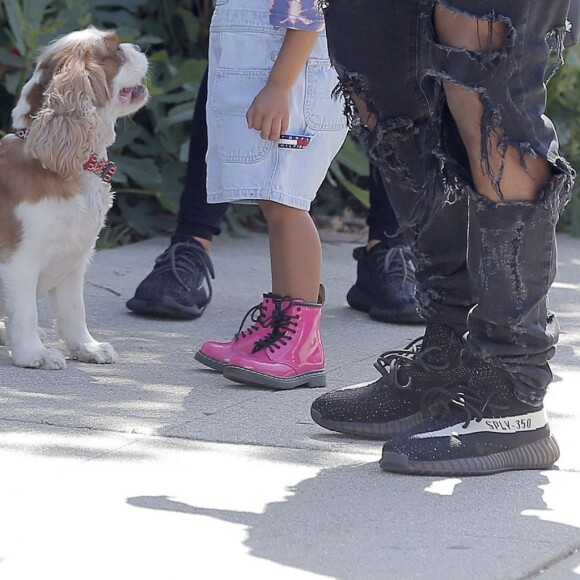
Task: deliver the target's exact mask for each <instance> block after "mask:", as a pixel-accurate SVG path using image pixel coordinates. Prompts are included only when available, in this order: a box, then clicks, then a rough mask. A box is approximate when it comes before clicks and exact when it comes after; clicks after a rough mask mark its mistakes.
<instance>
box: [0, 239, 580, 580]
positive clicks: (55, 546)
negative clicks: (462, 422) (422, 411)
mask: <svg viewBox="0 0 580 580" xmlns="http://www.w3.org/2000/svg"><path fill="white" fill-rule="evenodd" d="M559 242H560V255H559V274H558V278H557V282H556V284H555V285H554V288H553V290H552V293H551V307H552V309H553V310H555V311H556V312H557V313H558V315H559V319H560V323H561V325H562V328H563V332H562V336H561V344H560V348H559V350H558V354H557V356H556V359H555V361H554V365H553V369H554V372H555V375H556V381H555V382H554V384H553V386H552V387H551V389H550V393H549V396H548V399H547V407H548V411H549V413H550V417H551V424H552V428H553V430H554V432H555V433H556V435H557V438H558V441H559V443H560V446H561V449H562V457H561V459H560V461H559V463H558V467H557V469H553V470H548V471H543V472H518V473H507V474H500V475H495V476H489V477H474V478H435V477H408V476H399V475H389V474H386V473H384V472H382V471H381V470H380V469H379V467H378V463H377V460H378V458H379V456H380V450H381V445H382V442H380V441H365V440H362V439H353V438H347V437H344V436H341V435H338V434H332V433H329V432H325V431H324V430H323V429H321V428H319V427H318V426H317V425H315V424H314V423H312V421H311V420H310V417H309V406H310V402H311V401H312V400H313V399H314V398H315V397H316V396H318V395H319V394H320V393H321V392H324V391H323V390H320V389H317V390H308V389H302V390H295V391H288V392H271V391H268V390H263V389H253V388H248V387H243V386H240V385H236V384H234V383H231V382H229V381H227V380H225V379H224V378H223V377H221V375H219V374H217V373H214V372H212V371H209V370H207V369H204V368H203V367H201V366H200V365H198V364H197V363H196V362H195V361H194V360H193V353H194V352H195V351H196V350H197V348H198V347H199V346H200V345H201V344H202V342H203V341H204V340H207V339H210V338H211V339H217V340H220V339H224V340H225V339H229V338H230V337H231V335H232V333H233V331H235V330H237V325H238V324H239V322H240V318H241V315H242V314H243V313H245V312H246V310H248V309H249V308H250V307H251V306H252V305H254V304H255V303H256V302H257V301H258V300H259V297H260V295H261V292H262V291H263V290H265V289H267V288H269V272H268V259H267V240H266V238H265V236H263V235H259V234H255V235H251V236H250V237H249V238H248V239H233V238H225V237H224V238H221V239H218V240H217V241H216V243H215V246H214V252H213V254H212V257H213V261H214V264H215V267H216V271H217V275H218V278H217V280H216V281H215V292H214V299H213V302H212V304H211V306H210V307H209V309H208V310H207V312H206V313H205V314H204V316H203V317H202V318H200V319H199V320H196V321H193V322H174V321H163V320H147V319H143V318H139V317H136V316H134V315H132V314H130V313H129V312H128V311H127V310H126V309H125V306H124V303H125V301H126V300H127V299H128V298H129V297H130V296H131V295H132V293H133V291H134V289H135V287H136V286H137V284H138V282H139V281H140V280H141V279H142V278H143V277H144V275H145V274H147V273H148V272H149V270H150V268H151V266H152V263H153V260H154V258H155V257H156V256H157V255H158V254H159V253H160V252H161V251H162V250H163V249H164V248H165V245H166V240H151V241H148V242H144V243H140V244H135V245H132V246H127V247H123V248H119V249H115V250H107V251H103V252H100V253H99V254H98V255H97V256H96V258H95V261H94V263H93V264H92V265H91V267H90V269H89V273H88V276H87V283H86V293H85V298H86V304H87V310H88V318H89V326H90V328H91V330H92V332H93V334H94V335H95V337H96V338H97V339H99V340H108V341H110V342H111V343H113V345H114V346H115V348H116V349H117V351H118V353H119V355H120V356H119V360H118V362H117V363H116V364H115V365H108V366H96V365H87V364H82V363H76V362H70V363H69V365H68V367H67V369H66V370H64V371H35V370H23V369H17V368H15V367H13V366H12V365H11V364H10V361H9V358H8V355H7V353H6V351H5V349H0V578H1V579H2V580H16V579H18V580H36V579H40V578H45V579H47V580H53V579H58V580H69V579H70V580H72V579H74V580H80V579H82V580H89V579H99V580H104V579H107V580H120V579H128V580H133V579H140V580H149V579H156V580H157V579H165V578H171V579H172V580H180V579H190V578H191V579H193V578H195V579H196V580H197V579H204V580H205V579H214V578H216V579H222V578H223V579H228V578H234V577H235V578H254V579H262V578H267V579H272V580H274V579H275V580H279V579H286V578H288V579H298V580H302V579H306V578H339V579H345V580H346V579H348V580H350V579H357V580H358V579H361V580H366V579H375V578H376V579H386V578H389V579H390V578H394V579H399V578H402V579H407V578H421V579H430V580H431V579H439V578H441V579H458V580H463V579H479V578H481V579H486V580H490V579H508V578H510V579H511V578H530V577H535V576H537V575H540V574H541V575H542V578H550V579H556V578H557V579H560V578H580V554H579V553H578V552H577V550H578V549H580V499H579V495H580V494H579V490H580V444H579V440H580V422H579V419H580V388H579V387H580V240H578V239H572V238H569V237H567V236H561V237H560V240H559ZM353 247H354V244H352V243H331V242H326V243H325V244H324V256H325V266H324V276H323V277H324V283H325V285H326V288H327V295H328V296H327V305H326V307H325V311H324V323H323V324H324V327H323V333H324V340H325V346H326V352H327V359H328V360H327V368H328V371H329V385H328V389H334V388H337V387H341V386H344V385H347V384H351V383H357V382H362V381H366V380H370V379H373V378H375V377H376V376H378V375H377V373H376V371H375V370H374V369H373V362H374V360H375V358H376V356H377V355H378V354H379V353H380V352H382V351H384V350H387V349H389V348H393V347H397V346H402V345H404V344H405V343H407V342H408V341H410V340H412V339H413V338H416V337H417V336H419V335H420V334H421V333H422V327H420V326H419V327H404V326H394V325H385V324H381V323H378V322H373V321H372V320H371V319H370V318H369V317H368V316H366V315H364V314H362V313H359V312H356V311H353V310H351V309H349V308H348V307H347V305H346V302H345V296H346V292H347V291H348V288H349V287H350V285H351V284H352V282H353V280H354V274H355V263H354V261H353V260H352V257H351V253H352V249H353ZM42 309H43V318H44V320H43V323H44V326H49V320H48V315H47V309H46V304H45V303H43V304H42ZM49 337H51V338H52V339H54V333H53V332H52V331H51V332H49Z"/></svg>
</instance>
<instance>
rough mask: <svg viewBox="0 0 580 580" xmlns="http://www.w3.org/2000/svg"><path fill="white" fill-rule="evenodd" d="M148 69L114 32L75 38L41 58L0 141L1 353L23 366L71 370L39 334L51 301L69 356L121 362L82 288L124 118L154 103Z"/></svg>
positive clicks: (89, 31)
mask: <svg viewBox="0 0 580 580" xmlns="http://www.w3.org/2000/svg"><path fill="white" fill-rule="evenodd" d="M147 68H148V62H147V58H146V56H145V55H144V54H143V53H142V52H141V51H140V49H139V48H138V47H137V46H135V45H134V44H128V43H119V40H118V38H117V35H116V34H115V33H114V32H111V31H101V30H98V29H96V28H93V27H90V28H87V29H85V30H79V31H76V32H72V33H70V34H67V35H66V36H63V37H61V38H58V39H57V40H55V41H54V42H53V43H51V44H50V45H48V46H47V47H46V48H45V49H44V50H43V51H42V52H41V54H40V57H39V59H38V61H37V64H36V68H35V71H34V74H33V76H32V78H31V79H30V80H29V81H28V82H27V83H26V84H25V85H24V87H23V90H22V94H21V95H20V98H19V100H18V103H17V105H16V107H15V108H14V110H13V111H12V120H13V125H14V127H15V129H16V133H15V134H11V135H7V136H5V137H4V138H3V139H2V140H1V141H0V344H6V345H7V346H8V347H9V348H10V350H11V353H12V360H13V362H14V364H16V365H18V366H21V367H32V368H40V367H42V368H47V369H62V368H64V367H65V365H66V363H65V357H64V356H63V354H62V353H61V352H60V351H58V350H55V349H50V348H46V347H45V346H44V345H43V343H42V340H41V334H40V333H39V329H38V314H37V304H36V300H37V296H39V295H41V294H44V293H47V292H48V293H50V297H51V306H52V314H53V316H54V318H55V319H56V323H57V328H58V331H59V334H60V336H61V338H62V339H63V340H64V342H65V344H66V346H67V348H68V351H69V354H70V356H71V357H72V358H74V359H77V360H80V361H84V362H93V363H112V362H114V361H115V358H116V354H115V351H114V350H113V347H112V346H111V345H110V344H108V343H105V342H97V341H96V340H95V339H94V338H93V337H92V336H91V335H90V333H89V331H88V329H87V325H86V321H85V306H84V300H83V280H84V274H85V269H86V266H87V263H88V261H89V260H90V258H91V256H92V254H93V251H94V246H95V241H96V239H97V236H98V233H99V231H100V229H101V228H102V226H103V224H104V221H105V216H106V213H107V211H108V209H109V208H110V207H111V204H112V199H113V196H112V192H111V186H110V183H109V181H110V179H111V176H112V174H113V173H114V165H113V164H112V163H110V162H109V161H108V160H107V147H108V146H110V145H112V144H113V142H114V141H115V121H116V120H117V118H119V117H122V116H125V115H130V114H131V113H134V112H135V111H137V110H138V109H139V108H140V107H142V106H143V105H144V104H145V102H146V101H147V98H148V93H147V89H146V88H145V86H144V85H143V84H142V81H143V79H144V77H145V76H146V74H147ZM3 320H4V323H2V321H3Z"/></svg>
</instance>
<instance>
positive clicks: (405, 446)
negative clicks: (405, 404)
mask: <svg viewBox="0 0 580 580" xmlns="http://www.w3.org/2000/svg"><path fill="white" fill-rule="evenodd" d="M424 404H425V406H426V407H428V408H429V409H430V411H429V414H430V415H431V416H430V417H429V418H427V419H425V420H424V421H422V422H421V423H419V424H418V425H416V426H414V427H413V428H411V429H410V430H409V431H408V432H407V433H405V434H402V435H399V436H397V437H395V438H394V439H391V440H390V441H387V442H386V443H385V445H384V446H383V456H382V459H381V461H380V466H381V469H383V470H385V471H394V472H398V473H409V474H417V475H442V476H452V475H485V474H490V473H497V472H500V471H510V470H517V469H545V468H547V467H550V466H552V465H553V464H554V463H555V462H556V461H557V460H558V457H559V456H560V451H559V449H558V444H557V443H556V441H555V439H554V438H553V437H552V436H551V435H550V428H549V426H548V422H547V419H546V413H545V411H544V409H543V407H541V406H540V407H531V406H529V405H526V404H524V403H521V402H520V401H518V400H517V399H516V398H515V396H514V394H513V386H512V383H511V381H510V379H509V377H508V376H507V375H505V373H502V371H500V370H498V369H495V368H494V367H492V366H490V365H487V364H484V363H477V365H476V366H475V367H474V368H473V370H472V372H471V374H470V377H469V381H468V383H467V386H462V385H461V384H456V385H451V386H447V387H445V388H442V389H441V388H439V389H432V390H431V391H428V392H427V393H425V400H424Z"/></svg>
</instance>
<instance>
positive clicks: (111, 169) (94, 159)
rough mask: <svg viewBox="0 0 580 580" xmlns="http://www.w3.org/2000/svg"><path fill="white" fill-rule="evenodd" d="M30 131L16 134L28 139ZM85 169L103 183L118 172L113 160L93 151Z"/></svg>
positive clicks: (107, 181) (20, 130)
mask: <svg viewBox="0 0 580 580" xmlns="http://www.w3.org/2000/svg"><path fill="white" fill-rule="evenodd" d="M29 132H30V129H19V130H18V131H16V133H15V135H16V136H17V137H20V138H21V139H26V138H27V137H28V133H29ZM83 169H84V170H85V171H90V172H91V173H94V174H95V175H96V176H97V177H100V178H101V181H102V182H103V183H110V182H111V179H112V178H113V175H115V173H116V172H117V166H116V165H115V164H114V163H113V162H112V161H109V160H108V159H103V158H102V157H99V156H98V155H97V154H96V153H93V154H92V155H91V156H90V157H89V159H88V161H87V162H86V163H84V164H83Z"/></svg>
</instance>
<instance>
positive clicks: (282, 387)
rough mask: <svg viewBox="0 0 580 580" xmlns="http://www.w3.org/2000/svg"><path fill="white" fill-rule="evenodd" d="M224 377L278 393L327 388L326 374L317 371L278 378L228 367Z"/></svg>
mask: <svg viewBox="0 0 580 580" xmlns="http://www.w3.org/2000/svg"><path fill="white" fill-rule="evenodd" d="M224 377H225V378H226V379H229V380H231V381H235V382H237V383H242V384H244V385H251V386H255V387H268V388H270V389H276V390H278V391H287V390H290V389H295V388H296V387H311V388H316V387H325V386H326V372H325V371H315V372H312V373H304V374H303V375H298V376H296V377H288V378H278V377H273V376H271V375H265V374H263V373H257V372H255V371H251V370H249V369H244V368H241V367H232V366H228V367H226V369H225V370H224Z"/></svg>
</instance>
